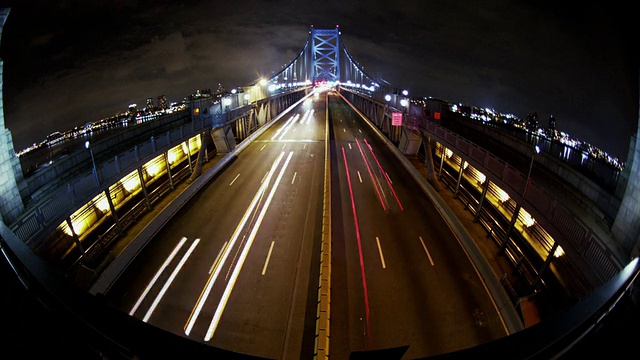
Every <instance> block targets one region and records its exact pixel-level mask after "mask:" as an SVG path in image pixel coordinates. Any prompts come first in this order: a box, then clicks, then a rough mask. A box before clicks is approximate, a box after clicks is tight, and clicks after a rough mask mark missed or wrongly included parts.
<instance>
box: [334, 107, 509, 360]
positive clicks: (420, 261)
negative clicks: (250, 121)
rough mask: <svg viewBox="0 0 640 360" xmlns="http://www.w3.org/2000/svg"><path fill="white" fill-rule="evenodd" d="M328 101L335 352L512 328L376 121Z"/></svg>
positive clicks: (430, 350) (458, 341) (428, 345)
mask: <svg viewBox="0 0 640 360" xmlns="http://www.w3.org/2000/svg"><path fill="white" fill-rule="evenodd" d="M330 99H331V100H330V119H331V122H332V124H333V131H332V133H333V135H334V138H333V139H332V142H331V156H332V166H333V168H332V171H333V173H332V189H333V194H332V234H333V235H332V240H333V247H332V250H333V257H332V266H333V272H332V275H333V276H332V317H331V350H332V352H331V354H332V356H337V358H346V357H345V356H341V354H340V353H341V352H343V351H364V350H372V349H388V348H396V347H403V346H409V347H408V349H407V351H406V354H405V358H408V359H414V358H418V357H425V356H431V355H436V354H441V353H446V352H451V351H455V350H458V349H461V348H465V347H470V346H473V345H478V344H480V343H484V342H488V341H490V340H494V339H496V338H499V337H503V336H505V335H506V330H505V327H504V325H503V323H502V321H501V319H500V317H499V315H498V312H497V310H496V307H495V306H494V304H493V302H492V300H491V299H490V297H489V296H488V295H487V291H486V289H485V287H484V285H483V283H482V281H481V280H480V278H479V276H478V274H477V272H476V270H475V268H474V266H473V264H472V263H471V262H470V260H469V259H468V257H467V255H466V253H465V251H464V249H463V248H462V246H461V245H460V244H459V242H458V240H457V239H456V237H455V236H454V235H453V233H452V232H451V230H450V229H449V227H448V225H447V224H446V223H445V221H444V220H442V218H441V216H440V215H439V213H438V211H437V210H436V208H435V207H434V206H433V204H432V203H431V202H430V200H429V199H428V198H427V196H426V195H425V194H424V193H423V191H422V190H421V189H420V187H419V186H418V185H417V184H416V183H415V181H414V180H413V178H412V177H411V176H410V175H409V173H408V172H407V170H406V169H405V168H404V167H403V166H402V164H401V163H400V162H399V161H398V160H397V158H396V157H395V155H393V154H392V153H391V152H390V151H388V150H387V148H386V145H385V143H384V142H383V141H381V140H380V138H379V137H378V136H376V134H375V133H374V131H373V129H372V128H371V127H370V126H368V125H367V124H366V123H365V122H364V121H363V120H362V119H361V118H359V116H358V115H357V114H356V112H355V111H354V110H353V109H352V108H351V107H349V106H348V105H347V104H346V103H345V102H343V101H341V100H338V99H339V98H338V97H330ZM336 184H339V186H336ZM346 334H348V338H346ZM347 343H348V345H347Z"/></svg>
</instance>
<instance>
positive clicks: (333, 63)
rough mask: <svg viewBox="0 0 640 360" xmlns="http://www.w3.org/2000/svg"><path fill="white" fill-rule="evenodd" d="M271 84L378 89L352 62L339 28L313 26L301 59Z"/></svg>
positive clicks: (301, 52)
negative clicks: (336, 84) (359, 86)
mask: <svg viewBox="0 0 640 360" xmlns="http://www.w3.org/2000/svg"><path fill="white" fill-rule="evenodd" d="M269 82H270V83H271V84H280V85H282V84H288V83H292V84H293V83H295V84H301V83H308V84H309V85H310V84H315V83H317V82H329V83H337V82H340V83H342V84H347V83H351V84H354V85H355V84H359V85H364V86H367V87H374V86H375V87H377V86H379V85H378V82H377V81H376V80H375V79H374V78H372V77H371V76H369V75H367V74H366V73H365V72H364V70H363V69H362V67H361V66H360V65H359V64H358V63H357V62H355V61H354V60H353V58H352V57H351V55H350V54H349V52H348V51H347V49H346V47H345V46H344V43H343V41H342V38H341V32H340V28H339V26H338V25H336V27H335V28H333V29H317V28H315V27H314V26H313V25H311V29H310V30H309V37H308V38H307V41H306V43H305V44H304V46H303V48H302V50H301V51H300V53H298V56H296V58H295V59H293V60H292V61H291V62H290V63H289V64H288V65H287V66H285V67H283V69H282V70H281V71H279V72H278V73H276V74H275V75H273V76H272V77H271V78H270V79H269Z"/></svg>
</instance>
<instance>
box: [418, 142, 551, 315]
mask: <svg viewBox="0 0 640 360" xmlns="http://www.w3.org/2000/svg"><path fill="white" fill-rule="evenodd" d="M405 156H406V157H407V159H408V160H409V161H410V162H411V164H413V166H414V167H415V168H416V169H417V170H418V172H420V174H422V176H424V178H425V179H428V176H427V175H428V169H427V167H426V166H424V164H423V161H422V160H420V159H419V158H418V156H417V155H405ZM428 182H429V184H430V185H431V186H432V187H433V188H434V190H435V191H436V192H437V194H438V195H439V196H440V198H442V200H443V201H444V203H445V204H447V206H448V207H449V209H451V211H452V212H453V213H454V214H455V216H456V217H457V218H458V220H459V221H460V223H461V224H462V225H463V226H464V228H465V230H466V231H467V233H468V234H469V236H471V238H472V239H473V240H474V242H475V243H476V245H477V247H478V249H480V251H481V252H482V255H483V257H484V258H485V259H486V260H487V262H488V263H489V264H490V265H491V268H492V269H493V271H494V273H495V275H496V277H497V278H498V279H502V278H503V277H506V280H507V281H508V283H509V284H514V283H515V282H516V281H517V279H516V276H515V275H516V274H514V271H513V266H512V265H511V263H510V262H509V261H508V260H507V259H506V258H505V257H504V256H502V255H501V254H500V252H499V249H498V246H497V245H496V243H495V242H494V241H493V240H492V239H491V238H490V237H488V236H487V234H488V233H487V230H486V229H485V228H484V227H483V226H482V224H481V223H480V222H477V221H474V215H473V214H472V213H471V212H470V211H469V210H468V209H467V208H466V206H465V204H464V203H463V202H461V201H460V200H459V199H457V198H455V197H454V194H453V191H451V189H449V188H448V187H446V186H445V185H444V184H442V183H441V182H440V181H439V180H438V179H437V178H436V179H435V180H431V181H428ZM518 310H519V311H520V312H521V315H522V316H523V323H524V326H525V327H528V326H531V325H533V324H535V323H537V322H539V321H540V320H541V319H540V315H539V313H538V309H537V306H536V302H535V299H533V298H531V299H522V300H521V303H520V309H518Z"/></svg>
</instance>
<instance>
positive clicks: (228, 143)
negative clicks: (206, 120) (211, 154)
mask: <svg viewBox="0 0 640 360" xmlns="http://www.w3.org/2000/svg"><path fill="white" fill-rule="evenodd" d="M213 142H214V143H215V145H216V149H218V152H219V153H228V152H229V151H231V150H232V149H233V148H235V147H236V138H235V136H234V135H233V131H231V127H230V126H228V125H225V126H224V127H222V128H219V129H216V130H214V132H213Z"/></svg>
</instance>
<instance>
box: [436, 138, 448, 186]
mask: <svg viewBox="0 0 640 360" xmlns="http://www.w3.org/2000/svg"><path fill="white" fill-rule="evenodd" d="M446 150H447V148H445V147H444V146H443V145H442V144H440V168H439V169H438V178H439V179H440V178H442V168H443V167H444V157H445V156H446V155H445V154H446V153H447V151H446Z"/></svg>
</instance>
